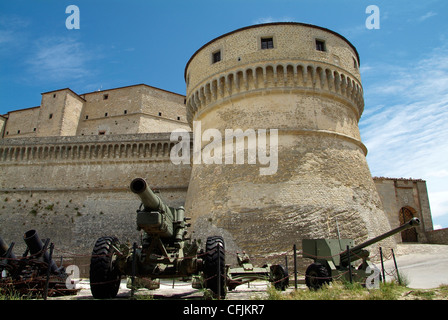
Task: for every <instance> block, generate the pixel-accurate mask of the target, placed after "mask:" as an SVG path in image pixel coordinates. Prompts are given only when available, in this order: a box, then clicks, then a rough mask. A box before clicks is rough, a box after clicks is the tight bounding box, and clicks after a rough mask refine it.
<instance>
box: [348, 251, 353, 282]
mask: <svg viewBox="0 0 448 320" xmlns="http://www.w3.org/2000/svg"><path fill="white" fill-rule="evenodd" d="M347 257H348V276H349V279H350V283H353V278H352V261H351V259H350V247H349V246H347Z"/></svg>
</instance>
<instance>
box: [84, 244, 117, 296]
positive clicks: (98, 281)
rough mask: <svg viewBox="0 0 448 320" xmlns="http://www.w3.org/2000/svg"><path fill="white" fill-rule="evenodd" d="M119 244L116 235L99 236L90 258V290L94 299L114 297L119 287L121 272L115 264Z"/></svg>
mask: <svg viewBox="0 0 448 320" xmlns="http://www.w3.org/2000/svg"><path fill="white" fill-rule="evenodd" d="M118 245H119V241H118V239H117V238H116V237H101V238H99V239H98V240H97V241H96V243H95V246H94V248H93V251H92V258H91V260H90V291H91V292H92V295H93V297H94V298H95V299H110V298H115V296H116V295H117V293H118V289H119V288H120V281H121V274H120V272H119V270H118V267H117V266H116V264H115V258H116V255H117V252H116V250H115V247H117V246H118Z"/></svg>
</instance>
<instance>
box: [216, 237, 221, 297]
mask: <svg viewBox="0 0 448 320" xmlns="http://www.w3.org/2000/svg"><path fill="white" fill-rule="evenodd" d="M220 245H221V242H218V244H217V246H216V250H217V251H218V273H217V276H216V279H217V281H218V300H221V254H220V250H219V249H220V248H219V246H220Z"/></svg>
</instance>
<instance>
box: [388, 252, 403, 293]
mask: <svg viewBox="0 0 448 320" xmlns="http://www.w3.org/2000/svg"><path fill="white" fill-rule="evenodd" d="M390 250H391V251H392V257H393V258H394V265H395V271H396V272H397V279H398V284H399V285H401V278H400V274H399V273H398V266H397V260H396V259H395V254H394V249H390Z"/></svg>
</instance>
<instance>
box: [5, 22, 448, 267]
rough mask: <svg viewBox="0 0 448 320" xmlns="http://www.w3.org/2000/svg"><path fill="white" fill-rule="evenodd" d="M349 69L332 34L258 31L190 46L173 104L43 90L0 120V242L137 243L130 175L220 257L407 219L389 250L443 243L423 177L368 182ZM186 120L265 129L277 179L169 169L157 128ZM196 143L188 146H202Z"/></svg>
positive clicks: (238, 168)
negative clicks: (216, 240)
mask: <svg viewBox="0 0 448 320" xmlns="http://www.w3.org/2000/svg"><path fill="white" fill-rule="evenodd" d="M359 65H360V59H359V56H358V52H357V51H356V48H355V47H354V46H353V45H352V44H351V43H350V42H349V41H347V39H345V38H344V37H343V36H341V35H339V34H337V33H335V32H333V31H331V30H328V29H324V28H321V27H317V26H313V25H307V24H301V23H270V24H262V25H255V26H250V27H246V28H242V29H238V30H235V31H233V32H230V33H227V34H225V35H222V36H220V37H218V38H216V39H214V40H212V41H210V42H208V43H207V44H205V45H204V46H203V47H201V48H200V49H199V50H198V51H197V52H196V53H195V54H194V55H193V56H192V57H191V59H190V60H189V61H188V63H187V66H186V68H185V80H186V85H187V94H186V96H183V95H180V94H176V93H172V92H169V91H166V90H162V89H158V88H154V87H151V86H148V85H145V84H140V85H133V86H128V87H122V88H116V89H110V90H102V91H96V92H90V93H85V94H77V93H75V92H73V91H72V90H70V89H68V88H67V89H60V90H56V91H51V92H45V93H42V101H41V105H40V106H38V107H34V108H29V109H21V110H15V111H11V112H9V113H8V114H6V115H3V116H0V132H1V137H2V139H0V170H1V176H0V193H1V195H2V197H1V198H0V221H1V224H0V236H1V237H2V238H3V239H4V240H5V241H6V242H10V241H15V242H16V243H17V245H19V246H20V241H19V239H20V237H21V236H22V234H23V233H24V232H25V231H27V230H29V229H36V230H38V232H39V234H41V238H42V237H49V238H51V239H52V241H53V242H55V244H56V245H57V247H58V248H59V249H60V250H61V251H62V252H66V253H87V254H88V253H90V252H91V250H92V246H93V244H94V242H95V241H96V239H97V238H98V237H100V236H104V235H115V236H117V237H118V238H119V239H120V240H121V242H133V241H136V240H137V239H138V237H139V234H138V233H137V231H136V226H135V210H136V209H137V208H138V207H139V204H140V203H139V200H138V199H137V198H136V197H135V195H133V194H132V193H131V192H130V191H129V183H130V181H131V180H132V179H133V178H135V177H143V178H145V179H146V180H147V181H148V183H149V184H150V185H151V186H152V188H154V189H157V190H159V192H160V196H161V197H162V198H163V199H164V200H165V201H166V202H167V203H168V204H169V205H170V206H180V205H184V206H185V207H186V209H187V216H191V217H192V226H193V229H194V232H195V235H194V236H193V237H198V238H203V237H206V236H208V235H214V234H219V235H222V236H224V238H225V240H226V249H228V250H232V251H238V250H239V251H241V250H245V251H247V252H248V253H249V254H250V255H253V256H263V257H264V258H266V257H269V256H274V255H277V254H282V253H284V252H286V251H288V250H290V249H291V248H292V245H293V244H297V245H299V246H300V244H301V239H302V238H309V237H319V238H322V237H332V238H334V237H336V236H337V234H336V225H338V226H339V229H340V234H341V236H342V237H344V238H354V239H356V241H360V240H364V239H366V238H367V237H373V236H376V235H378V234H380V233H383V232H386V231H388V230H389V229H390V228H394V227H397V226H398V225H400V224H402V223H404V221H407V220H409V218H410V217H418V218H419V219H420V220H421V222H422V223H421V225H420V226H419V227H418V228H416V229H415V230H414V232H413V233H406V234H402V235H397V236H395V237H394V238H392V239H390V240H389V242H388V245H390V246H393V245H394V243H395V242H401V241H410V242H421V243H444V242H446V240H444V239H446V238H447V237H446V234H447V233H446V230H447V229H443V230H436V231H434V230H433V225H432V219H431V212H430V207H429V200H428V195H427V190H426V183H425V181H423V180H411V179H394V178H372V177H371V174H370V171H369V168H368V165H367V162H366V159H365V156H366V154H367V149H366V147H365V146H364V144H363V143H362V141H361V138H360V134H359V129H358V121H359V119H360V117H361V114H362V112H363V108H364V101H363V91H362V85H361V78H360V72H359ZM195 121H200V123H201V129H200V130H201V131H200V134H201V136H202V134H203V133H204V132H206V130H207V129H211V128H213V129H218V130H220V131H221V132H224V131H225V130H226V129H241V130H243V131H244V132H247V131H245V130H248V129H254V130H255V132H257V131H258V130H260V129H277V130H278V170H277V171H276V173H275V174H271V175H265V176H262V175H260V174H259V169H260V167H262V165H261V164H260V163H256V164H249V163H245V164H224V161H222V164H194V163H193V164H192V165H190V164H189V163H183V164H173V162H172V161H171V160H170V151H171V150H172V148H173V146H175V145H176V141H171V139H170V133H171V132H172V131H173V130H176V129H183V130H188V131H190V133H191V131H192V129H193V123H194V122H195ZM223 136H224V135H223ZM199 141H200V143H202V145H200V150H205V149H206V148H207V145H209V144H210V143H211V140H207V139H202V140H199ZM214 143H215V144H216V143H218V144H220V145H221V144H223V143H224V141H222V142H220V141H218V142H216V141H214ZM245 151H246V153H245V155H246V156H247V153H248V150H247V147H246V150H245ZM192 154H194V150H193V147H192ZM223 157H224V155H223Z"/></svg>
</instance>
